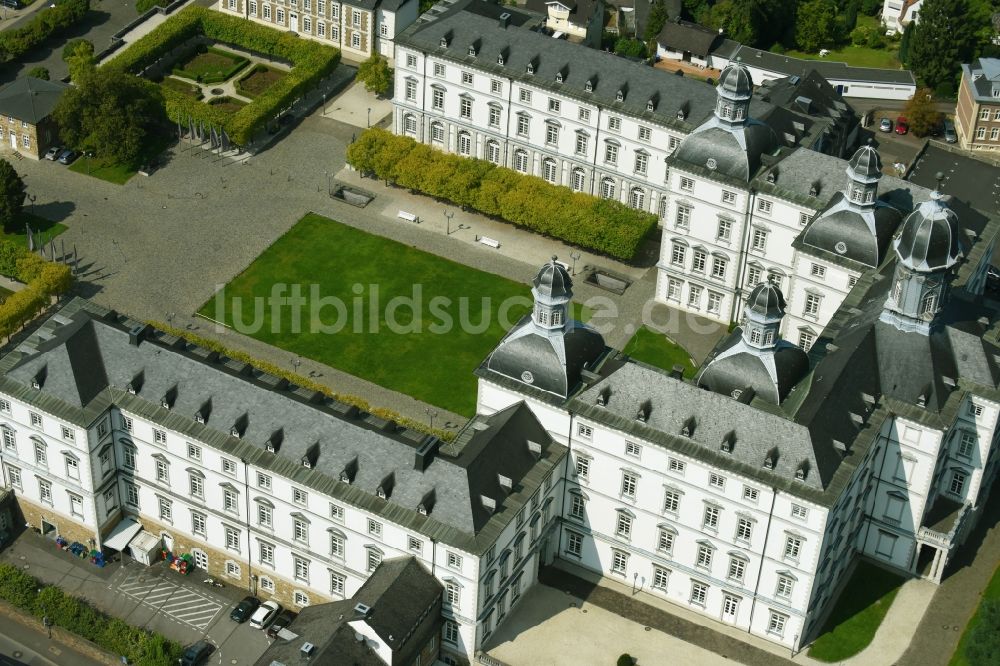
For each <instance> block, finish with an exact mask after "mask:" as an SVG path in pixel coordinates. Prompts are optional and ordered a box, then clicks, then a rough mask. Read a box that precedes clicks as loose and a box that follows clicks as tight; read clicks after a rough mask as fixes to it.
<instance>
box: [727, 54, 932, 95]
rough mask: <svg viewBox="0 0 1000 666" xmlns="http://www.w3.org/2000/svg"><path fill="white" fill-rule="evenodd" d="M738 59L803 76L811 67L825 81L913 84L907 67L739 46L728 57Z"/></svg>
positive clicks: (914, 82) (753, 65) (752, 64)
mask: <svg viewBox="0 0 1000 666" xmlns="http://www.w3.org/2000/svg"><path fill="white" fill-rule="evenodd" d="M735 58H742V60H743V64H744V65H748V66H750V67H757V68H759V69H766V70H769V71H772V72H777V73H778V74H784V75H786V76H805V75H806V74H808V73H809V70H811V69H815V70H816V71H818V72H819V73H820V74H821V75H822V76H824V77H825V78H826V79H827V80H829V79H837V80H838V81H852V82H858V83H890V84H895V85H900V86H915V85H916V79H914V78H913V73H912V72H911V71H909V70H907V69H877V68H875V67H852V66H850V65H848V64H847V63H843V62H833V61H830V60H802V59H800V58H793V57H792V56H788V55H782V54H778V53H771V52H770V51H763V50H761V49H755V48H753V47H750V46H745V45H740V47H739V48H738V49H735V50H734V51H733V52H732V53H731V55H729V56H728V59H730V60H732V59H735Z"/></svg>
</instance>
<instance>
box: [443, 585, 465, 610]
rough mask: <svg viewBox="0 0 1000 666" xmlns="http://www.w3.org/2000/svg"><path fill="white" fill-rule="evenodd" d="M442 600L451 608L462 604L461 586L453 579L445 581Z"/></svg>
mask: <svg viewBox="0 0 1000 666" xmlns="http://www.w3.org/2000/svg"><path fill="white" fill-rule="evenodd" d="M444 601H445V603H446V604H448V605H449V606H451V608H452V609H453V610H457V609H458V608H460V607H461V604H462V588H461V587H460V586H459V584H458V583H456V582H454V581H448V582H447V583H445V588H444Z"/></svg>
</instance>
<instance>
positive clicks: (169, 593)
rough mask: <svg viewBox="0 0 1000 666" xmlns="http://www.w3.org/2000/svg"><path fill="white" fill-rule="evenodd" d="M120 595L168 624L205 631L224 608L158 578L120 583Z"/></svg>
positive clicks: (181, 586)
mask: <svg viewBox="0 0 1000 666" xmlns="http://www.w3.org/2000/svg"><path fill="white" fill-rule="evenodd" d="M118 589H119V591H121V592H122V593H123V594H124V595H126V596H128V597H131V598H133V599H135V600H136V601H138V602H139V603H141V604H143V605H144V606H147V607H149V608H152V609H153V610H155V611H158V612H162V613H163V614H164V615H165V616H166V617H167V619H169V620H170V621H171V622H176V623H178V624H185V625H188V626H190V627H193V628H195V629H199V630H202V631H204V630H205V629H207V628H208V626H209V625H210V624H211V623H212V622H213V621H214V620H215V618H216V616H217V615H218V614H219V612H220V611H221V610H222V607H223V604H222V603H221V602H219V601H216V600H214V599H212V598H210V597H206V596H205V595H204V594H202V593H201V592H199V591H198V590H194V589H191V588H188V587H186V586H183V585H178V584H176V583H172V582H170V581H166V580H163V579H160V578H155V577H154V578H151V579H150V578H147V577H146V576H137V577H135V578H133V579H128V580H123V581H122V582H121V583H119V585H118Z"/></svg>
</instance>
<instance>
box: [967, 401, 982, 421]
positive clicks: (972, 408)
mask: <svg viewBox="0 0 1000 666" xmlns="http://www.w3.org/2000/svg"><path fill="white" fill-rule="evenodd" d="M969 415H970V416H976V417H978V416H982V415H983V406H982V405H980V404H977V403H975V402H970V403H969Z"/></svg>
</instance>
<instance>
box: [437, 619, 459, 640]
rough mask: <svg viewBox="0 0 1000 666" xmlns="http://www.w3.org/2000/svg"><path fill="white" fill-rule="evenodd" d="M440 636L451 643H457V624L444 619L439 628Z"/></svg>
mask: <svg viewBox="0 0 1000 666" xmlns="http://www.w3.org/2000/svg"><path fill="white" fill-rule="evenodd" d="M441 637H442V638H443V639H444V640H445V641H446V642H448V643H451V644H452V645H458V638H459V633H458V625H457V624H455V623H454V622H452V621H451V620H445V621H444V627H443V628H442V629H441Z"/></svg>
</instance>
